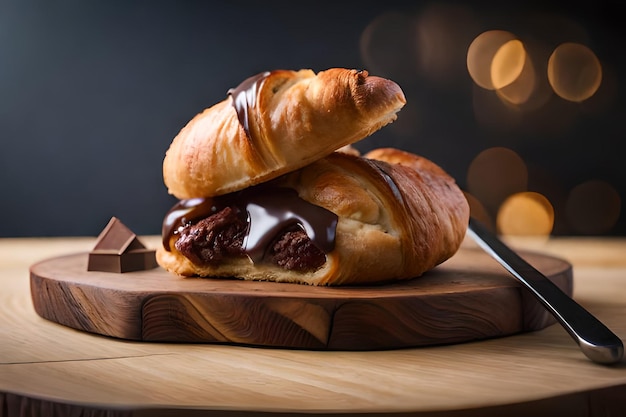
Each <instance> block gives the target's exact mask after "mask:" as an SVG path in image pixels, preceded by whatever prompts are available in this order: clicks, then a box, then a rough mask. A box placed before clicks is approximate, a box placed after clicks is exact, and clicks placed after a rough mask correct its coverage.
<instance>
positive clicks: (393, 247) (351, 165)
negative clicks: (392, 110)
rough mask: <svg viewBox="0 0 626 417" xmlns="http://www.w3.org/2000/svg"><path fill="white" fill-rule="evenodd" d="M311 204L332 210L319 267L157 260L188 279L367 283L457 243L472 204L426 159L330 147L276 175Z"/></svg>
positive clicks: (422, 264)
mask: <svg viewBox="0 0 626 417" xmlns="http://www.w3.org/2000/svg"><path fill="white" fill-rule="evenodd" d="M278 184H279V185H282V186H287V187H291V188H294V189H296V190H297V192H298V194H299V196H300V197H301V198H303V199H304V200H306V201H309V202H310V203H313V204H316V205H318V206H321V207H324V208H326V209H327V210H330V211H332V212H334V213H335V214H337V216H338V223H337V230H336V240H335V248H334V250H333V251H332V252H330V253H328V254H327V256H326V263H325V264H324V265H323V266H322V267H321V268H320V269H318V270H316V271H312V272H306V273H300V272H296V271H289V270H285V269H282V268H281V267H279V266H276V265H273V264H268V263H257V264H253V263H252V262H251V261H250V260H249V259H248V258H246V257H238V258H231V259H228V260H227V261H226V262H223V263H221V264H220V265H219V266H215V267H211V266H201V265H194V264H193V263H192V262H191V261H190V260H189V259H187V258H185V257H184V256H183V255H181V254H180V253H179V252H177V251H176V249H175V248H174V245H173V241H175V239H176V237H175V236H173V237H172V245H171V246H172V248H173V249H172V251H171V252H168V251H166V250H164V249H163V248H161V249H159V250H158V251H157V260H158V262H159V264H160V265H161V266H163V267H164V268H165V269H167V270H169V271H172V272H174V273H177V274H179V275H185V276H227V277H230V276H234V277H239V278H243V279H248V280H267V281H278V282H296V283H304V284H311V285H346V284H371V283H379V282H385V281H392V280H401V279H409V278H413V277H417V276H419V275H421V274H423V273H424V272H426V271H428V270H430V269H432V268H433V267H435V266H436V265H438V264H440V263H441V262H443V261H445V260H446V259H448V258H449V257H451V256H452V255H453V254H454V253H455V252H456V251H457V250H458V248H459V246H460V244H461V242H462V240H463V237H464V235H465V231H466V228H467V223H468V219H469V206H468V203H467V200H466V199H465V197H464V195H463V193H462V191H461V190H460V189H459V188H458V186H457V185H456V183H455V182H454V180H453V179H452V178H451V177H450V176H449V175H448V174H446V173H445V172H444V171H443V170H442V169H441V168H440V167H438V166H437V165H435V164H434V163H432V162H431V161H429V160H427V159H425V158H421V157H419V156H416V155H413V154H410V153H406V152H403V151H398V150H393V149H386V150H380V151H374V152H372V153H370V154H369V157H367V158H365V157H359V156H355V155H352V154H346V153H343V152H334V153H332V154H330V155H329V156H327V157H325V158H323V159H320V160H318V161H315V162H313V163H311V164H309V165H307V166H305V167H303V168H301V169H299V170H297V171H294V172H291V173H289V174H286V175H284V176H282V177H280V178H279V179H278Z"/></svg>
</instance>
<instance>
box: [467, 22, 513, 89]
mask: <svg viewBox="0 0 626 417" xmlns="http://www.w3.org/2000/svg"><path fill="white" fill-rule="evenodd" d="M515 39H516V36H515V35H514V34H513V33H511V32H508V31H505V30H489V31H486V32H483V33H481V34H480V35H478V36H477V37H476V38H475V39H474V40H473V41H472V43H471V44H470V46H469V48H468V50H467V70H468V72H469V75H470V77H472V80H474V82H475V83H476V84H478V85H479V86H480V87H482V88H484V89H487V90H494V89H495V88H496V87H495V86H494V83H493V79H492V68H491V67H492V65H491V64H492V62H493V59H494V57H495V56H496V54H497V53H498V51H499V50H500V48H502V46H503V45H505V44H506V43H507V42H510V41H513V40H515Z"/></svg>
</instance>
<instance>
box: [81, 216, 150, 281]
mask: <svg viewBox="0 0 626 417" xmlns="http://www.w3.org/2000/svg"><path fill="white" fill-rule="evenodd" d="M156 266H157V263H156V257H155V251H154V250H151V249H146V247H145V246H144V245H143V244H142V243H141V241H140V240H139V239H138V238H137V235H136V234H135V233H133V232H132V231H131V230H130V229H129V228H128V227H126V225H124V223H122V222H121V221H120V220H119V219H118V218H117V217H112V218H111V220H110V221H109V223H108V224H107V225H106V227H105V228H104V229H103V230H102V232H100V235H98V239H97V241H96V244H95V246H94V248H93V250H92V251H91V252H90V253H89V264H88V266H87V270H88V271H103V272H118V273H121V272H131V271H142V270H146V269H152V268H156Z"/></svg>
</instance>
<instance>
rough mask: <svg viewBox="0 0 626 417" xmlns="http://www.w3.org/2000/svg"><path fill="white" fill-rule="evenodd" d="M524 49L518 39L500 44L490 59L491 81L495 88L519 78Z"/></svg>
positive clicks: (522, 67) (524, 58)
mask: <svg viewBox="0 0 626 417" xmlns="http://www.w3.org/2000/svg"><path fill="white" fill-rule="evenodd" d="M525 61H526V50H525V49H524V44H523V43H522V42H521V41H520V40H518V39H512V40H510V41H508V42H506V43H505V44H504V45H502V46H501V47H500V48H498V50H497V51H496V53H495V54H494V56H493V59H492V61H491V70H490V72H491V82H492V83H493V87H494V88H495V89H496V90H499V89H501V88H504V87H506V86H508V85H511V84H513V83H514V82H515V80H517V79H518V78H519V76H520V75H521V74H522V70H523V69H524V62H525Z"/></svg>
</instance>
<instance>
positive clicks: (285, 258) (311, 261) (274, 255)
mask: <svg viewBox="0 0 626 417" xmlns="http://www.w3.org/2000/svg"><path fill="white" fill-rule="evenodd" d="M270 256H271V260H272V262H274V263H275V264H276V265H279V266H281V267H283V268H285V269H288V270H290V271H299V272H306V271H314V270H316V269H317V268H319V267H321V266H322V265H324V263H325V262H326V255H325V254H324V252H323V251H322V250H320V249H319V248H318V247H317V246H315V245H314V244H313V242H312V241H311V239H310V238H309V237H308V236H307V234H306V232H305V231H304V230H302V229H300V228H299V227H294V228H293V229H291V230H289V231H287V232H285V233H283V234H282V235H281V236H280V238H279V239H278V240H277V241H276V242H275V243H274V245H273V246H272V249H271V250H270Z"/></svg>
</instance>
